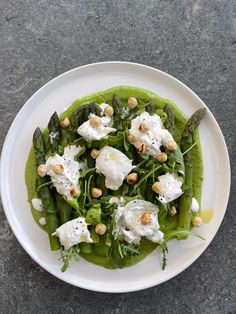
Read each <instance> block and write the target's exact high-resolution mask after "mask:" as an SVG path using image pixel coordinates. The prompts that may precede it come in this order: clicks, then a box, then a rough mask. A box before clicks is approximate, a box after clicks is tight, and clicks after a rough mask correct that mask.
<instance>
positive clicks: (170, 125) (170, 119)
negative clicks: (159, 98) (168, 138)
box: [163, 104, 175, 134]
mask: <svg viewBox="0 0 236 314" xmlns="http://www.w3.org/2000/svg"><path fill="white" fill-rule="evenodd" d="M163 111H164V112H165V113H166V115H167V119H166V123H165V127H166V129H167V130H168V131H169V132H170V133H171V134H173V130H174V127H175V115H174V111H173V109H172V108H171V106H170V105H169V104H166V105H165V106H164V108H163Z"/></svg>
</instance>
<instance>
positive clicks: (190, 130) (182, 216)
mask: <svg viewBox="0 0 236 314" xmlns="http://www.w3.org/2000/svg"><path fill="white" fill-rule="evenodd" d="M205 112H206V109H205V108H202V109H199V110H197V111H196V112H195V113H194V114H193V115H192V116H191V117H190V119H189V120H188V121H187V123H186V126H185V128H184V131H183V135H182V139H181V144H180V145H181V150H182V151H187V150H188V149H189V148H190V147H191V146H192V145H193V135H194V132H195V131H196V129H197V128H198V126H199V124H200V122H201V120H202V118H203V116H204V114H205ZM184 162H185V179H184V186H185V187H186V189H185V191H184V194H183V195H182V196H181V198H180V203H179V217H178V227H179V228H184V229H186V230H188V229H190V221H191V212H190V207H191V203H192V197H193V191H192V176H193V165H192V151H191V149H190V150H189V151H188V152H187V153H186V154H185V155H184Z"/></svg>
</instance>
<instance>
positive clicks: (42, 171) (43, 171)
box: [37, 164, 47, 177]
mask: <svg viewBox="0 0 236 314" xmlns="http://www.w3.org/2000/svg"><path fill="white" fill-rule="evenodd" d="M37 171H38V175H39V176H40V177H44V176H46V174H47V167H46V165H45V164H41V165H39V166H38V169H37Z"/></svg>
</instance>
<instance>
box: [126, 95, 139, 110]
mask: <svg viewBox="0 0 236 314" xmlns="http://www.w3.org/2000/svg"><path fill="white" fill-rule="evenodd" d="M137 106H138V101H137V99H136V98H135V97H130V98H129V99H128V107H129V108H131V109H134V108H135V107H137Z"/></svg>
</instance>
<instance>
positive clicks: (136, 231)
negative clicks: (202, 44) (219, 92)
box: [25, 86, 205, 271]
mask: <svg viewBox="0 0 236 314" xmlns="http://www.w3.org/2000/svg"><path fill="white" fill-rule="evenodd" d="M204 113H205V108H202V109H199V110H197V111H196V112H195V113H193V115H192V116H191V117H190V118H189V119H187V118H186V117H185V115H184V114H183V113H182V112H181V111H180V109H179V108H178V107H177V106H176V105H175V104H174V103H173V102H171V101H169V100H166V99H163V98H161V97H159V96H157V95H155V94H154V93H152V92H150V91H147V90H144V89H141V88H136V87H130V86H129V87H128V86H119V87H114V88H111V89H108V90H105V91H102V92H99V93H96V94H93V95H90V96H88V97H84V98H81V99H79V100H76V101H75V102H74V103H73V104H72V105H71V106H70V107H69V108H68V109H67V110H66V111H65V112H64V113H62V114H61V115H59V116H58V114H57V113H56V112H55V113H54V114H53V115H52V116H51V118H50V119H49V123H48V127H47V128H45V129H44V130H41V129H40V128H38V127H37V128H36V129H35V131H34V134H33V145H32V148H31V150H30V153H29V157H28V161H27V165H26V171H25V176H26V185H27V189H28V199H29V201H30V205H31V211H32V215H33V217H34V219H35V221H36V223H37V224H38V225H39V226H40V227H41V228H42V229H43V230H45V231H46V232H47V233H48V237H49V243H50V247H51V250H52V251H57V250H60V251H61V255H62V261H63V263H64V264H63V266H62V271H65V270H66V269H67V268H68V266H69V263H70V261H71V259H72V258H77V257H79V256H81V257H83V258H84V259H86V260H87V261H90V262H92V263H95V264H97V265H101V266H103V267H106V268H123V267H127V266H131V265H134V264H135V263H137V262H139V261H141V260H142V259H144V258H145V257H146V256H147V255H149V254H150V253H151V252H152V251H153V250H154V249H155V248H157V247H158V248H159V249H160V250H161V252H162V256H163V259H162V266H163V269H164V268H165V266H166V261H167V256H166V254H167V242H168V241H169V240H171V239H173V238H176V239H178V240H184V239H186V238H187V237H188V236H189V235H195V236H198V237H200V236H199V235H197V234H195V232H193V231H192V228H193V227H200V226H201V225H202V223H203V220H202V218H201V215H200V210H201V189H202V180H203V163H202V155H201V145H200V139H199V134H198V126H199V124H200V122H201V120H202V118H203V116H204ZM200 238H201V237H200Z"/></svg>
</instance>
